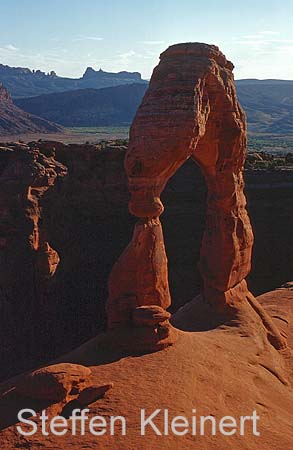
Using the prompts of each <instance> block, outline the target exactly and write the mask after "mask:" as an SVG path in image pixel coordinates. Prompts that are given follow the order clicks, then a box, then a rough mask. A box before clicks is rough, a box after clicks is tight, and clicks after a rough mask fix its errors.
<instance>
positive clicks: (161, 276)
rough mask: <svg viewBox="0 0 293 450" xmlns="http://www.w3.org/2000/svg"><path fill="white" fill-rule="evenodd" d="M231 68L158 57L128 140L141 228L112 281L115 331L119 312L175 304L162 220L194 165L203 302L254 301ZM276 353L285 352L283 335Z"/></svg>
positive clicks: (241, 140) (133, 203) (242, 131)
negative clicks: (167, 192) (200, 193)
mask: <svg viewBox="0 0 293 450" xmlns="http://www.w3.org/2000/svg"><path fill="white" fill-rule="evenodd" d="M232 70H233V64H232V63H231V62H229V61H227V60H226V58H225V56H224V55H223V54H222V53H221V52H220V51H219V49H218V48H217V47H215V46H209V45H206V44H198V43H187V44H178V45H174V46H171V47H169V48H168V49H167V50H166V51H165V52H164V53H162V54H161V58H160V63H159V65H158V66H157V67H156V68H155V69H154V72H153V75H152V78H151V81H150V86H149V89H148V90H147V92H146V94H145V96H144V99H143V101H142V104H141V105H140V107H139V109H138V111H137V114H136V117H135V119H134V122H133V124H132V126H131V130H130V142H129V147H128V151H127V154H126V158H125V170H126V173H127V176H128V185H129V190H130V194H131V199H130V202H129V211H130V212H131V213H132V214H133V215H134V216H136V217H138V218H139V221H138V223H137V225H136V226H135V231H134V235H133V239H132V241H131V242H130V244H129V246H128V247H127V249H126V250H125V251H124V252H123V253H122V255H121V256H120V258H119V259H118V261H117V262H116V264H115V265H114V268H113V271H112V273H111V275H110V278H109V299H108V302H107V313H108V326H109V328H115V327H123V326H126V325H127V319H126V317H127V314H126V315H125V311H124V310H123V308H121V307H120V304H121V302H123V303H124V299H125V298H128V299H131V301H130V302H129V304H128V308H135V307H137V306H143V305H157V306H160V307H162V308H167V307H168V306H169V305H170V303H171V298H170V293H169V287H168V276H167V257H166V253H165V247H164V240H163V237H162V230H161V225H160V220H159V216H160V215H161V214H162V212H163V211H164V207H163V204H162V202H161V200H160V196H161V194H162V191H163V189H164V188H165V186H166V184H167V182H168V180H169V179H170V177H172V175H174V173H175V172H176V171H177V170H178V169H179V167H180V166H182V164H183V163H184V162H185V161H186V160H187V159H189V158H192V159H193V160H194V161H195V162H196V163H197V164H199V166H200V168H201V171H202V173H203V175H204V177H205V180H206V184H207V188H208V199H207V212H206V227H205V232H204V236H203V240H202V245H201V254H200V261H199V268H200V272H201V274H202V277H203V280H204V288H203V296H204V298H205V301H206V302H208V303H210V304H211V305H213V306H214V307H215V309H216V310H218V311H223V310H225V309H227V307H231V308H232V309H233V308H234V307H235V303H236V304H238V303H239V302H243V301H249V299H250V296H251V294H250V293H249V291H248V289H247V285H246V282H245V277H246V276H247V275H248V273H249V271H250V268H251V251H252V245H253V233H252V228H251V225H250V221H249V217H248V214H247V210H246V199H245V195H244V191H243V189H244V182H243V174H242V172H243V165H244V160H245V154H246V122H245V115H244V112H243V111H242V109H241V107H240V105H239V103H238V101H237V96H236V91H235V86H234V79H233V74H232ZM278 339H279V341H280V342H279V344H276V345H279V346H283V345H285V344H284V343H283V342H282V339H281V337H280V336H279V335H278Z"/></svg>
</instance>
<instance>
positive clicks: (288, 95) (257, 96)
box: [236, 79, 293, 134]
mask: <svg viewBox="0 0 293 450" xmlns="http://www.w3.org/2000/svg"><path fill="white" fill-rule="evenodd" d="M236 88H237V95H238V99H239V101H240V103H241V106H242V107H243V109H244V110H245V112H246V114H247V121H248V128H249V130H250V131H256V132H264V133H271V134H289V133H293V81H291V80H290V81H289V80H255V79H247V80H237V81H236Z"/></svg>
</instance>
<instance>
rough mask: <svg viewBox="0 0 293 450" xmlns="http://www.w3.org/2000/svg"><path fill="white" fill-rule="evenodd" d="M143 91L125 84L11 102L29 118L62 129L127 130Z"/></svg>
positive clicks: (142, 85)
mask: <svg viewBox="0 0 293 450" xmlns="http://www.w3.org/2000/svg"><path fill="white" fill-rule="evenodd" d="M146 89H147V84H141V83H140V84H139V83H138V84H129V85H122V86H115V87H110V88H104V89H79V90H76V91H69V92H63V93H60V94H47V95H40V96H38V97H31V98H22V99H18V100H15V102H16V104H17V105H18V106H19V107H20V108H22V109H24V110H25V111H28V112H30V113H33V114H37V115H38V116H41V117H44V118H46V119H48V120H52V121H54V122H57V123H60V124H61V125H64V126H66V127H96V126H128V125H129V124H130V123H131V122H132V120H133V117H134V115H135V112H136V110H137V108H138V106H139V104H140V102H141V100H142V97H143V95H144V93H145V91H146Z"/></svg>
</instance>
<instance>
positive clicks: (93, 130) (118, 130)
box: [66, 127, 129, 138]
mask: <svg viewBox="0 0 293 450" xmlns="http://www.w3.org/2000/svg"><path fill="white" fill-rule="evenodd" d="M66 129H67V130H68V131H69V132H72V133H78V134H93V135H96V134H97V135H99V134H107V135H109V137H110V138H111V137H112V136H116V135H117V134H124V135H125V137H128V133H129V127H71V128H66Z"/></svg>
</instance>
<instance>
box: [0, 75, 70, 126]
mask: <svg viewBox="0 0 293 450" xmlns="http://www.w3.org/2000/svg"><path fill="white" fill-rule="evenodd" d="M61 130H62V127H61V126H59V125H57V124H55V123H53V122H49V121H47V120H46V119H42V118H40V117H37V116H34V115H32V114H29V113H27V112H25V111H23V110H22V109H20V108H18V107H17V106H15V105H14V103H13V101H12V99H11V97H10V94H9V93H8V91H7V89H5V88H4V86H3V85H2V84H1V83H0V135H1V134H2V135H9V134H17V133H47V132H57V131H61Z"/></svg>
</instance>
